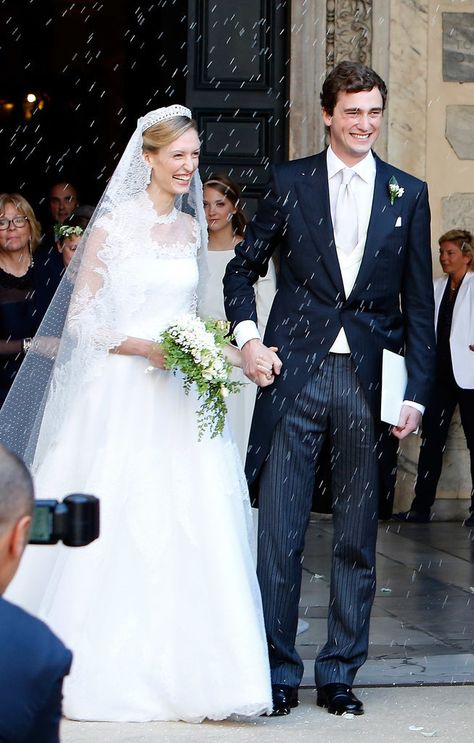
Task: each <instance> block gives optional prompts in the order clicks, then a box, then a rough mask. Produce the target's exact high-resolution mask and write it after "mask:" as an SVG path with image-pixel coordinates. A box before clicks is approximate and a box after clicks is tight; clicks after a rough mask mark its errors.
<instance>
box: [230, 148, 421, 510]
mask: <svg viewBox="0 0 474 743" xmlns="http://www.w3.org/2000/svg"><path fill="white" fill-rule="evenodd" d="M375 160H376V178H375V187H374V197H373V204H372V211H371V216H370V221H369V227H368V232H367V239H366V244H365V251H364V256H363V259H362V264H361V267H360V270H359V274H358V276H357V279H356V282H355V285H354V287H353V289H352V291H351V293H350V295H349V296H348V297H346V296H345V293H344V288H343V283H342V277H341V272H340V269H339V263H338V259H337V254H336V249H335V244H334V234H333V227H332V220H331V213H330V206H329V188H328V177H327V165H326V152H321V153H319V154H318V155H314V156H312V157H307V158H304V159H301V160H294V161H292V162H288V163H284V164H281V165H276V166H274V168H273V169H272V180H271V183H270V185H269V189H268V191H267V193H266V194H265V196H264V198H262V199H261V200H260V203H259V207H258V210H257V213H256V215H255V217H254V219H253V220H252V222H251V223H250V224H249V225H248V227H247V231H246V237H245V240H244V242H242V243H240V245H238V246H237V248H236V257H235V258H234V259H233V260H232V261H231V262H230V263H229V265H228V268H227V272H226V276H225V279H224V293H225V299H226V311H227V316H228V318H229V319H230V320H231V321H232V323H233V326H235V324H237V323H238V322H240V321H242V320H249V319H252V320H256V312H255V301H254V293H253V289H252V284H253V282H254V281H256V279H257V278H258V275H259V274H262V273H265V270H266V265H267V262H268V260H269V258H270V256H271V254H272V252H273V251H274V249H275V247H276V245H279V250H280V253H279V261H280V273H279V282H278V292H277V294H276V297H275V300H274V302H273V306H272V310H271V313H270V316H269V319H268V323H267V329H266V333H265V337H264V342H265V344H266V345H267V346H277V347H278V355H279V357H280V358H281V360H282V362H283V367H282V370H281V374H280V375H279V376H277V377H276V378H275V381H274V383H273V384H272V385H270V386H268V387H265V388H262V389H260V390H259V393H258V395H257V402H256V407H255V414H254V418H253V423H252V429H251V433H250V441H249V450H248V456H247V465H246V470H247V477H248V480H249V484H250V486H251V490H252V491H253V493H255V492H256V490H257V486H258V479H259V474H260V471H261V468H262V465H263V463H264V461H265V457H266V455H267V453H268V451H269V448H270V443H271V438H272V433H273V429H274V427H275V425H276V423H277V422H278V420H279V419H280V418H281V416H282V415H283V414H284V413H285V412H286V410H287V409H288V407H289V406H290V405H291V403H292V401H293V400H294V399H295V397H296V396H297V394H298V392H299V390H300V389H301V388H302V387H303V386H304V384H305V383H306V382H307V380H308V377H309V376H310V375H311V374H312V373H313V372H314V371H315V370H316V369H317V368H318V366H319V364H320V363H321V361H322V360H323V359H324V358H325V356H326V355H327V354H328V352H329V349H330V348H331V346H332V343H333V341H334V340H335V338H336V336H337V334H338V332H339V329H340V327H341V325H342V326H343V327H344V330H345V333H346V336H347V339H348V342H349V346H350V348H351V353H352V358H353V361H354V365H355V368H356V371H357V374H358V377H359V379H360V382H361V385H362V388H363V390H364V392H365V395H366V398H367V400H368V403H369V405H370V408H371V410H372V413H373V416H374V420H375V422H376V431H377V433H378V434H379V441H378V457H379V465H380V467H379V469H380V484H381V487H380V494H379V497H380V509H379V516H380V517H381V518H388V517H389V516H390V514H391V509H392V502H393V488H394V484H395V474H396V450H397V440H396V439H395V437H393V436H391V435H390V434H389V431H388V426H387V425H385V424H381V423H380V392H381V389H380V388H381V370H382V350H383V349H384V348H387V349H389V350H391V351H394V352H396V353H401V354H404V355H405V357H406V364H407V370H408V384H407V388H406V393H405V399H406V400H411V401H414V402H418V403H420V404H422V405H425V404H426V402H427V400H428V394H429V390H430V386H431V378H432V375H433V369H434V348H435V338H434V331H433V327H434V326H433V316H434V305H433V288H432V271H431V250H430V213H429V205H428V194H427V187H426V184H425V183H423V182H422V181H420V180H418V179H417V178H414V177H413V176H410V175H408V174H407V173H404V172H402V171H401V170H398V169H397V168H394V167H393V166H391V165H389V164H388V163H385V162H383V161H382V160H380V158H378V157H376V156H375ZM391 176H394V177H395V178H396V181H397V183H398V185H399V187H400V188H403V189H404V193H403V195H402V196H400V197H398V198H396V199H395V200H394V203H393V205H392V204H391V203H390V195H389V188H388V185H389V180H390V178H391Z"/></svg>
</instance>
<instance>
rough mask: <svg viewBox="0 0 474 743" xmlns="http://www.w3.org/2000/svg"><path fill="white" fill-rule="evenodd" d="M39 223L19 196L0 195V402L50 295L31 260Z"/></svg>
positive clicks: (38, 264) (40, 269)
mask: <svg viewBox="0 0 474 743" xmlns="http://www.w3.org/2000/svg"><path fill="white" fill-rule="evenodd" d="M40 236H41V225H40V223H39V222H38V220H37V219H36V216H35V214H34V212H33V209H32V207H31V206H30V204H29V203H28V201H26V199H24V198H23V196H21V195H20V194H16V193H13V194H8V193H4V194H0V405H1V404H3V401H4V400H5V397H6V396H7V393H8V391H9V389H10V386H11V384H12V382H13V380H14V378H15V376H16V373H17V371H18V369H19V368H20V365H21V362H22V361H23V357H24V355H25V353H26V352H27V351H28V348H29V346H30V343H31V338H32V336H34V334H35V333H36V331H37V330H38V327H39V324H40V322H41V320H42V318H43V315H44V313H45V311H46V309H47V307H48V304H49V302H50V300H51V298H52V294H53V293H54V289H53V287H52V286H51V285H49V284H48V283H47V282H46V281H45V280H44V279H45V276H44V272H43V265H42V263H41V261H39V262H37V261H36V260H33V256H34V254H35V250H36V248H37V247H38V244H39V241H40Z"/></svg>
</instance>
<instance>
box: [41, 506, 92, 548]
mask: <svg viewBox="0 0 474 743" xmlns="http://www.w3.org/2000/svg"><path fill="white" fill-rule="evenodd" d="M99 528H100V509H99V499H98V498H96V497H95V495H84V494H83V493H72V494H71V495H68V496H66V498H64V500H63V501H57V500H36V501H35V508H34V514H33V524H32V527H31V532H30V538H29V543H30V544H56V543H57V542H59V541H61V542H63V544H65V545H66V546H67V547H84V546H85V545H86V544H90V543H91V542H93V541H94V539H97V537H98V536H99Z"/></svg>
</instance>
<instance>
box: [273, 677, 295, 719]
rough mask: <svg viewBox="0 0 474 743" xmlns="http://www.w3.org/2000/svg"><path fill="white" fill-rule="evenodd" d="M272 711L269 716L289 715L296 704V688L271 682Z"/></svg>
mask: <svg viewBox="0 0 474 743" xmlns="http://www.w3.org/2000/svg"><path fill="white" fill-rule="evenodd" d="M272 697H273V712H272V714H271V717H281V716H282V715H289V714H290V712H291V709H292V707H297V706H298V689H295V688H294V687H293V686H287V685H286V684H272Z"/></svg>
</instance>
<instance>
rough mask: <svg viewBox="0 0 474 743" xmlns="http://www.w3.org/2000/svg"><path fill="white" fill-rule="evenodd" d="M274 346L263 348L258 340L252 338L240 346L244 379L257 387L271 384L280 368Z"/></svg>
mask: <svg viewBox="0 0 474 743" xmlns="http://www.w3.org/2000/svg"><path fill="white" fill-rule="evenodd" d="M277 351H278V348H276V347H275V346H270V347H268V346H265V345H264V344H263V343H262V341H261V340H260V339H259V338H252V340H250V341H247V343H245V344H244V345H243V346H242V349H241V355H242V369H243V371H244V374H245V376H246V377H248V378H249V379H250V380H251V381H252V382H255V384H256V385H258V386H259V387H268V386H269V385H270V384H273V382H274V380H275V376H277V375H278V374H279V373H280V371H281V367H282V362H281V360H280V359H279V358H278V356H277V354H276V352H277Z"/></svg>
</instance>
